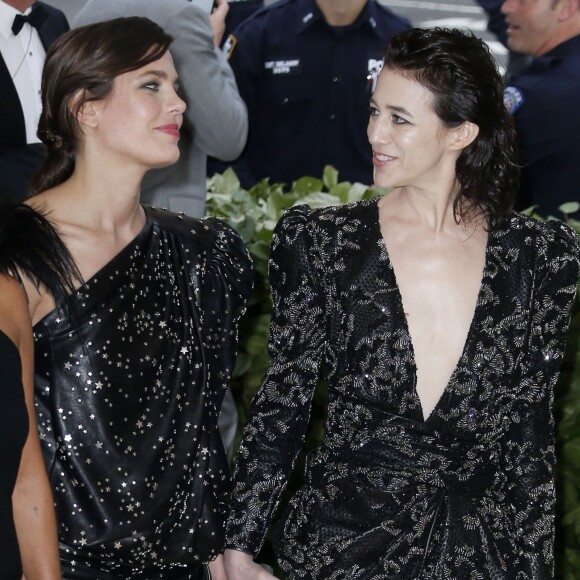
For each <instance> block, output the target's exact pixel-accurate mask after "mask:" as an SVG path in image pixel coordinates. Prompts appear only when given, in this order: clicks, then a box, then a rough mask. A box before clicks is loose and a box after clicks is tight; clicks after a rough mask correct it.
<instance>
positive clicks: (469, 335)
mask: <svg viewBox="0 0 580 580" xmlns="http://www.w3.org/2000/svg"><path fill="white" fill-rule="evenodd" d="M378 199H380V198H378ZM375 211H376V213H375V220H374V225H375V228H376V233H377V235H378V240H379V247H380V250H381V254H382V257H383V260H384V261H385V262H386V264H387V266H388V271H389V273H390V275H391V278H392V283H393V288H394V291H395V301H396V304H397V310H398V314H399V317H400V318H401V320H402V322H401V326H402V328H403V331H404V333H405V334H406V336H407V339H408V344H409V351H410V359H411V364H412V369H413V373H412V375H413V397H414V398H415V399H416V401H417V403H418V405H419V412H420V415H421V419H422V421H423V423H429V422H430V420H431V419H432V418H433V417H435V416H436V413H437V411H438V410H439V409H440V407H441V404H442V402H443V400H444V399H445V398H446V397H447V396H448V395H449V392H450V390H451V387H452V385H453V384H454V382H455V381H456V378H457V374H458V373H459V371H460V367H461V364H462V361H463V360H464V358H465V356H466V353H467V351H468V349H469V346H470V344H471V342H472V340H473V335H474V333H475V326H476V321H477V320H478V318H479V309H480V308H481V306H482V303H483V293H484V287H485V281H486V279H487V277H488V275H489V263H490V248H491V245H492V234H491V232H488V234H487V240H486V245H485V254H484V264H483V270H482V273H481V281H480V284H479V289H478V291H477V297H476V301H475V308H474V310H473V315H472V318H471V321H470V323H469V326H468V328H467V334H466V335H465V341H464V343H463V348H462V350H461V354H460V355H459V358H458V359H457V362H456V363H455V366H454V367H453V370H452V372H451V375H450V376H449V380H448V381H447V383H446V385H445V387H444V388H443V390H442V391H441V395H440V396H439V399H438V400H437V402H436V403H435V406H434V407H433V409H432V410H431V412H430V413H429V415H428V416H427V417H425V413H424V411H423V402H422V401H421V397H420V396H419V391H418V390H417V359H416V358H415V347H414V346H413V338H412V336H411V331H410V329H409V323H408V321H407V318H406V317H405V308H404V306H403V294H402V292H401V288H400V287H399V283H398V282H397V275H396V272H395V268H394V266H393V263H392V261H391V257H390V255H389V251H388V249H387V244H386V243H385V239H384V238H383V234H382V232H381V225H380V221H379V203H378V201H377V203H376V206H375Z"/></svg>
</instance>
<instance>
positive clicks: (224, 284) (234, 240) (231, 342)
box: [201, 218, 253, 413]
mask: <svg viewBox="0 0 580 580" xmlns="http://www.w3.org/2000/svg"><path fill="white" fill-rule="evenodd" d="M207 221H208V223H210V224H211V226H212V228H213V229H214V232H215V239H214V245H213V248H212V251H211V253H210V256H209V259H208V263H207V267H206V272H205V275H204V282H203V288H202V297H201V303H202V307H203V314H202V316H203V324H202V326H203V332H204V344H205V347H206V349H207V362H208V369H209V377H208V381H209V384H210V388H211V390H212V396H214V397H215V405H216V412H217V413H219V410H220V407H221V403H222V398H223V396H224V393H225V389H226V387H227V386H228V384H229V381H230V378H231V375H232V371H233V368H234V363H235V359H236V343H237V330H238V322H239V320H240V317H241V315H242V312H243V309H244V306H245V304H246V300H247V299H248V296H249V294H250V291H251V289H252V282H253V268H252V262H251V259H250V257H249V255H248V251H247V250H246V247H245V245H244V242H243V241H242V239H241V238H240V236H239V235H238V234H237V233H236V232H235V231H234V230H233V229H232V228H230V227H229V226H228V225H227V224H226V223H224V222H222V221H221V220H218V219H216V218H210V219H208V220H207Z"/></svg>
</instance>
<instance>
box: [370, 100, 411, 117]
mask: <svg viewBox="0 0 580 580" xmlns="http://www.w3.org/2000/svg"><path fill="white" fill-rule="evenodd" d="M370 104H371V105H375V106H377V107H378V105H377V102H376V101H375V99H374V98H373V97H371V99H370ZM385 108H386V109H389V111H394V112H395V113H401V114H402V115H406V116H408V117H413V115H412V114H411V113H410V111H408V110H407V109H405V107H398V106H397V105H387V106H386V107H385Z"/></svg>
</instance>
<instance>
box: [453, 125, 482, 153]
mask: <svg viewBox="0 0 580 580" xmlns="http://www.w3.org/2000/svg"><path fill="white" fill-rule="evenodd" d="M478 135H479V126H478V125H476V124H475V123H471V122H470V121H465V122H464V123H462V124H461V125H460V126H459V127H456V128H455V129H451V151H462V150H463V149H465V148H466V147H467V146H469V145H471V144H472V143H473V141H475V138H476V137H477V136H478Z"/></svg>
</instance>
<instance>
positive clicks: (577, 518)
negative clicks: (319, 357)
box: [207, 166, 580, 580]
mask: <svg viewBox="0 0 580 580" xmlns="http://www.w3.org/2000/svg"><path fill="white" fill-rule="evenodd" d="M208 190H209V193H208V201H207V212H208V214H209V215H213V216H216V217H221V218H223V219H224V220H225V221H227V222H228V223H229V224H230V225H231V226H233V227H234V228H235V229H236V230H237V231H238V232H239V233H240V235H241V236H242V238H243V239H244V241H245V242H246V244H247V246H248V249H249V251H250V254H251V256H252V259H253V260H254V267H255V269H256V278H255V283H254V291H253V293H252V297H251V299H250V302H249V304H248V309H247V312H246V314H245V315H244V317H243V319H242V321H241V326H240V332H239V347H238V359H237V363H236V368H235V370H234V376H233V381H232V390H233V391H234V396H235V397H236V401H237V403H238V410H239V413H240V425H243V424H244V423H245V421H246V418H247V413H248V409H249V406H250V402H251V400H252V397H253V396H254V394H255V393H256V391H257V390H258V389H259V387H260V385H261V381H262V378H263V375H264V372H265V371H266V368H267V365H268V347H267V341H268V336H267V335H268V325H269V322H270V315H271V312H272V303H271V297H270V291H269V285H268V254H269V247H270V243H271V241H272V234H273V231H274V227H275V225H276V223H277V222H278V220H279V219H280V217H281V216H282V213H283V212H284V210H286V209H288V208H289V207H291V206H293V205H297V204H302V203H306V204H308V205H310V206H311V207H326V206H330V205H338V204H343V203H348V202H351V201H358V200H361V199H369V198H371V197H374V196H376V195H380V194H381V193H383V192H382V191H381V190H376V189H369V188H367V187H365V186H363V185H361V184H359V183H354V184H351V183H349V182H339V181H338V172H337V171H336V170H335V169H334V168H332V167H330V166H327V167H326V168H325V170H324V175H323V178H322V179H315V178H313V177H303V178H302V179H299V180H298V181H296V182H295V183H294V184H293V185H292V188H291V189H290V191H288V192H285V191H284V188H283V186H282V185H281V184H270V183H269V181H268V180H263V181H261V182H260V183H258V184H257V185H255V186H254V187H253V188H252V189H250V190H249V191H245V190H243V189H241V188H240V182H239V180H238V179H237V177H236V175H235V173H234V172H233V171H231V170H227V171H226V172H225V173H224V174H223V175H215V176H214V177H212V178H210V179H209V180H208ZM533 209H534V208H530V209H529V210H527V211H526V212H525V213H527V214H529V215H533V213H534V211H533ZM561 209H562V211H563V212H564V214H565V215H571V214H573V213H575V212H577V211H578V210H579V209H580V204H578V203H576V202H573V203H569V204H565V205H564V206H562V208H561ZM567 221H568V223H569V224H570V225H571V226H572V227H573V228H575V230H576V231H577V232H578V234H579V235H580V221H577V220H573V219H567ZM555 412H556V419H557V428H556V440H557V456H558V463H557V488H558V495H557V497H558V501H557V541H556V556H557V557H556V562H557V566H556V572H557V573H556V577H557V578H561V579H563V580H576V579H577V578H580V294H579V296H578V297H577V302H576V308H575V311H574V314H573V318H572V325H571V329H570V334H569V338H568V345H567V349H566V356H565V360H564V364H563V367H562V375H561V377H560V380H559V382H558V385H557V387H556V400H555ZM325 418H326V393H325V389H324V386H323V385H322V386H321V388H319V389H318V391H317V392H316V394H315V397H314V401H313V407H312V413H311V425H310V431H309V435H308V439H307V443H306V450H308V449H310V448H312V447H313V446H316V445H318V444H319V443H320V442H321V440H322V437H323V434H324V421H325ZM300 479H301V469H300V468H298V469H296V470H295V473H294V479H293V480H291V482H290V484H289V486H288V487H289V493H288V494H287V495H286V497H288V495H289V494H290V493H291V492H292V490H294V489H296V487H297V486H299V485H300V483H301V481H300ZM281 503H282V504H284V503H285V502H284V501H283V502H281ZM266 550H268V548H266ZM263 558H265V559H266V560H267V561H269V563H270V564H273V556H272V554H271V552H268V551H267V552H266V553H265V554H263Z"/></svg>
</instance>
